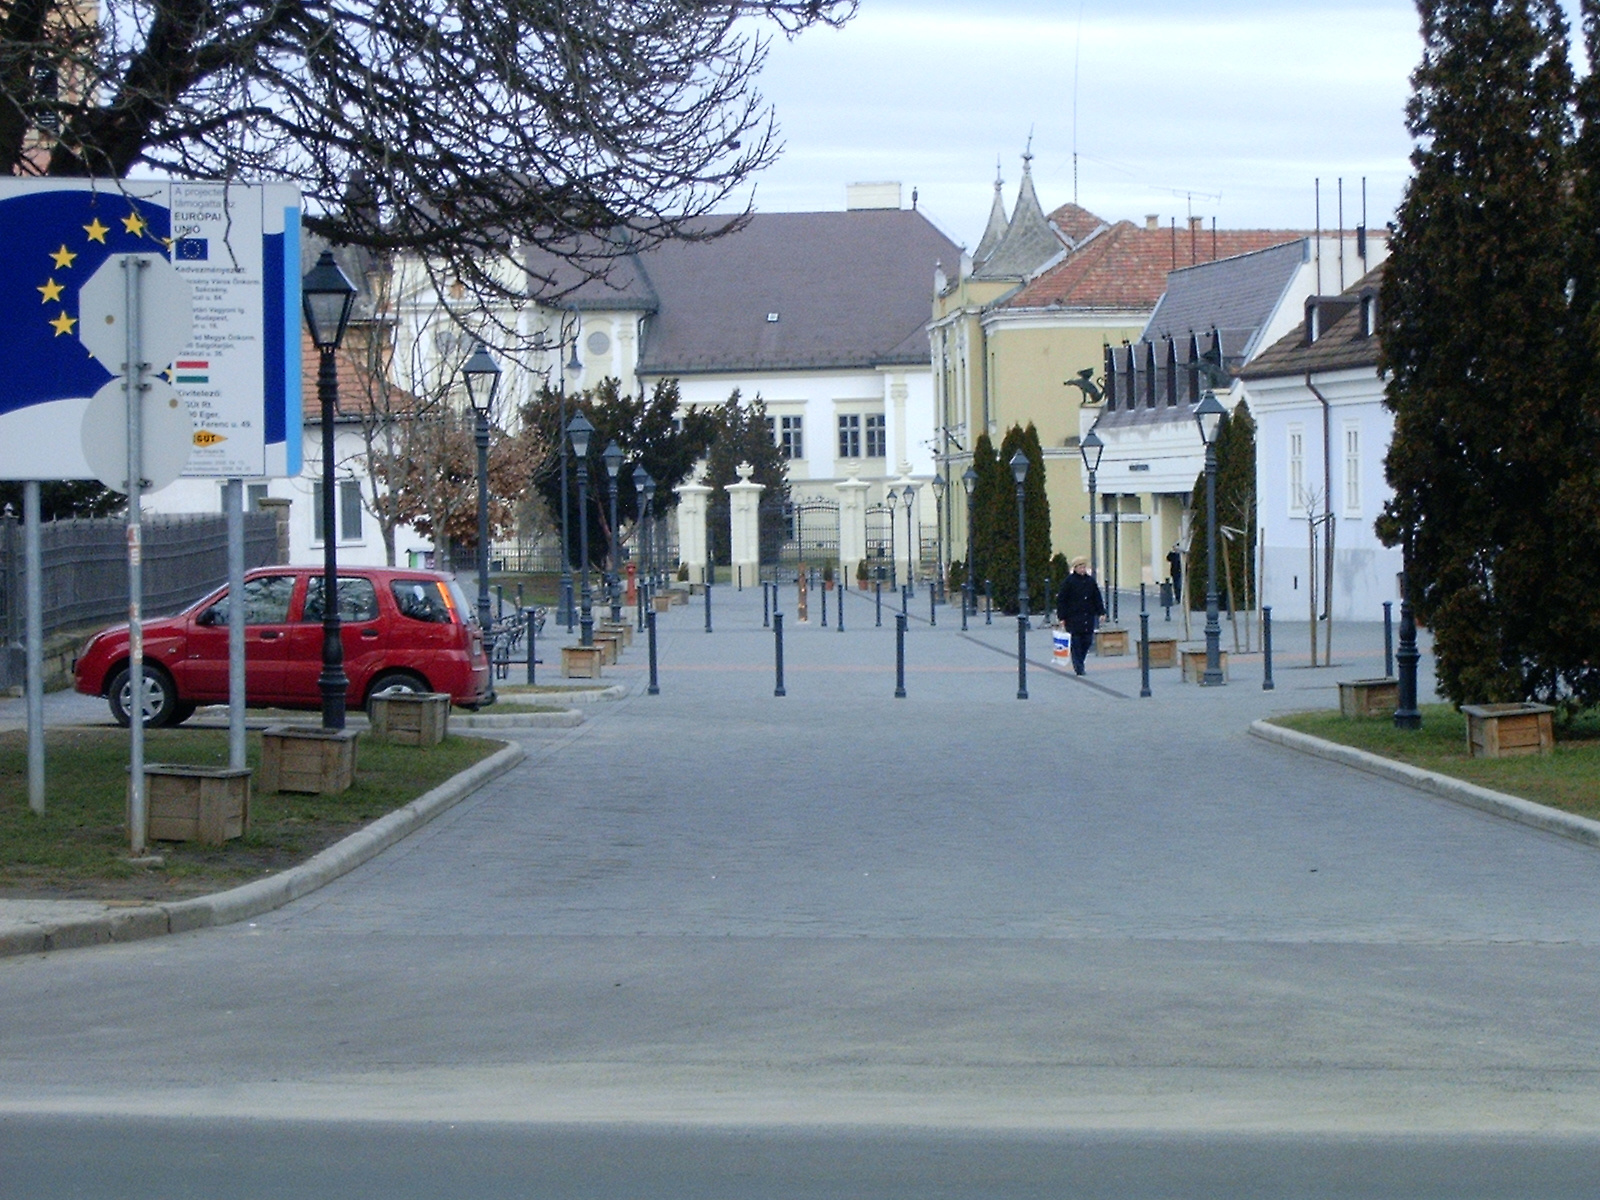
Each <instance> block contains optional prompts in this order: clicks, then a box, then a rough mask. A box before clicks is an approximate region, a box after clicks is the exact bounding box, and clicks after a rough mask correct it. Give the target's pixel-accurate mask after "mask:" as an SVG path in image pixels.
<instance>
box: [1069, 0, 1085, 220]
mask: <svg viewBox="0 0 1600 1200" xmlns="http://www.w3.org/2000/svg"><path fill="white" fill-rule="evenodd" d="M1083 5H1084V0H1078V36H1077V38H1076V39H1075V40H1074V41H1073V43H1072V203H1073V204H1077V203H1078V60H1079V57H1080V55H1081V54H1082V51H1083Z"/></svg>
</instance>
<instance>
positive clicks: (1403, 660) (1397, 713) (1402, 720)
mask: <svg viewBox="0 0 1600 1200" xmlns="http://www.w3.org/2000/svg"><path fill="white" fill-rule="evenodd" d="M1421 657H1422V655H1421V653H1419V652H1418V650H1417V619H1416V616H1415V615H1414V614H1413V613H1412V611H1411V587H1410V582H1409V581H1408V580H1407V579H1406V577H1405V576H1404V575H1402V576H1401V577H1400V652H1399V653H1398V654H1397V655H1395V658H1396V659H1397V660H1398V665H1399V667H1400V674H1399V676H1398V678H1399V681H1400V688H1399V691H1400V704H1399V706H1398V707H1397V708H1396V709H1395V710H1394V727H1395V728H1396V729H1421V728H1422V711H1421V710H1420V709H1419V708H1417V660H1418V659H1420V658H1421Z"/></svg>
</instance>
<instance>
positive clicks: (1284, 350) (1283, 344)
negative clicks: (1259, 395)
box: [1239, 264, 1383, 379]
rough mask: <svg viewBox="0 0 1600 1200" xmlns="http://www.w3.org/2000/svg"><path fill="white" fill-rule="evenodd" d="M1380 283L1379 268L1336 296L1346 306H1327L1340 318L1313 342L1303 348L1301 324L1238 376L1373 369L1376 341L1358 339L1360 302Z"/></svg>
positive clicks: (1375, 268) (1372, 338)
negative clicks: (1337, 312) (1362, 297)
mask: <svg viewBox="0 0 1600 1200" xmlns="http://www.w3.org/2000/svg"><path fill="white" fill-rule="evenodd" d="M1382 282H1383V266H1382V264H1379V265H1378V266H1376V267H1374V268H1373V269H1372V270H1370V271H1368V272H1367V273H1366V274H1365V275H1363V276H1362V277H1361V278H1360V279H1358V280H1356V282H1355V283H1354V284H1352V285H1351V286H1350V287H1348V288H1346V289H1345V290H1344V291H1343V292H1341V293H1340V295H1339V298H1340V300H1343V301H1346V302H1347V303H1344V304H1338V305H1329V306H1328V308H1329V309H1333V310H1334V311H1340V310H1342V315H1340V316H1339V318H1338V319H1337V320H1335V321H1334V322H1333V323H1332V324H1331V325H1329V326H1328V327H1327V328H1326V329H1324V330H1323V331H1322V334H1321V336H1320V337H1318V338H1317V340H1316V341H1315V342H1313V343H1311V344H1310V345H1307V344H1306V326H1305V322H1304V321H1302V322H1300V324H1298V325H1296V326H1295V327H1294V328H1293V329H1292V330H1290V331H1289V332H1288V333H1286V334H1284V335H1283V337H1281V338H1279V339H1278V340H1277V341H1276V342H1274V343H1273V344H1272V345H1270V346H1268V347H1267V348H1266V349H1265V350H1264V351H1262V352H1261V354H1260V355H1259V356H1258V357H1257V358H1256V360H1255V361H1254V362H1252V363H1251V364H1250V365H1249V366H1248V367H1246V368H1245V369H1244V370H1243V371H1241V372H1240V373H1239V374H1240V375H1241V376H1242V377H1243V378H1245V379H1270V378H1272V377H1274V376H1279V375H1304V374H1305V373H1306V372H1308V371H1347V370H1352V369H1357V368H1360V367H1372V368H1376V367H1377V365H1378V338H1377V336H1376V335H1375V334H1373V335H1367V336H1363V335H1362V332H1361V302H1360V301H1361V294H1362V293H1363V292H1368V291H1370V292H1373V293H1376V292H1377V291H1378V290H1379V288H1380V286H1381V284H1382ZM1325 311H1326V310H1325ZM1324 319H1326V318H1324Z"/></svg>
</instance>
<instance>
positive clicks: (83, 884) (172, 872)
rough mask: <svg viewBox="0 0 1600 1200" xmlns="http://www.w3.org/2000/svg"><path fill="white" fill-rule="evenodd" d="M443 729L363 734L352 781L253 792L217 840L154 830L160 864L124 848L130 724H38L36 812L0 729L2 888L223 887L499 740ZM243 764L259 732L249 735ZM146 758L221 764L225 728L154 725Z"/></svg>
mask: <svg viewBox="0 0 1600 1200" xmlns="http://www.w3.org/2000/svg"><path fill="white" fill-rule="evenodd" d="M500 745H501V743H499V742H491V741H485V740H484V739H482V738H465V737H451V738H447V739H446V740H445V742H444V743H443V744H442V745H438V746H428V747H421V746H392V745H388V744H385V743H382V742H377V741H373V740H370V739H368V738H365V737H363V738H362V739H361V740H360V742H359V743H358V744H357V748H356V781H355V785H354V786H353V787H351V788H350V790H349V791H347V792H345V793H344V794H343V795H338V796H301V795H294V794H291V793H288V792H283V793H278V794H275V795H259V794H258V795H255V796H254V797H252V800H251V822H250V832H249V833H247V834H246V835H245V836H244V837H242V838H236V839H234V840H233V841H230V842H228V843H226V844H225V845H222V846H202V845H200V844H199V843H197V842H156V843H154V844H153V845H152V852H153V853H155V854H159V855H161V856H162V857H163V858H164V860H165V862H164V865H162V866H161V867H158V868H151V867H143V866H134V865H133V864H131V863H129V862H128V861H127V859H128V834H127V826H126V819H127V817H126V809H127V780H128V734H127V731H126V730H118V729H54V730H48V731H47V732H46V734H45V784H46V796H45V813H44V815H43V816H42V817H41V816H35V815H34V813H33V812H32V811H31V810H30V809H29V808H28V803H27V795H28V767H27V738H26V734H25V733H23V732H21V731H16V732H12V733H5V734H0V797H4V798H5V799H4V800H3V801H0V896H6V897H12V898H19V897H26V898H40V899H43V898H50V899H104V900H149V901H160V900H176V899H182V898H184V897H187V896H198V895H204V894H206V893H208V892H215V891H220V890H223V889H226V888H230V887H235V886H237V885H238V884H241V883H246V882H248V881H249V880H251V879H258V878H260V877H261V876H263V875H270V874H272V873H274V872H276V871H281V870H284V869H285V868H287V867H292V866H294V865H295V864H297V863H300V862H304V861H305V860H306V859H308V858H310V857H311V856H312V855H313V854H315V853H317V851H319V850H321V849H323V848H324V847H325V846H328V845H331V844H332V843H333V842H336V841H338V840H339V839H340V838H342V837H344V836H345V835H347V834H349V833H352V832H354V831H355V830H357V829H359V828H361V827H362V826H363V825H366V824H368V823H370V822H371V821H374V820H376V819H377V818H378V817H381V816H383V815H384V814H385V813H388V812H391V811H393V810H394V809H396V808H399V807H400V806H402V805H404V804H408V803H410V802H411V801H412V800H415V799H416V798H417V797H418V796H420V795H422V794H423V793H424V792H426V791H428V790H429V789H431V788H433V787H436V786H437V785H438V784H440V783H443V782H444V781H445V780H447V779H449V778H450V777H451V776H453V775H456V774H459V773H460V772H461V771H463V770H465V769H466V768H467V767H470V766H471V765H472V764H473V763H475V762H478V761H479V760H480V759H483V758H486V757H487V756H488V755H490V754H492V753H494V752H495V751H496V750H498V749H499V748H500ZM247 751H248V760H249V765H250V768H251V769H252V770H257V769H259V767H260V763H261V735H260V734H259V733H252V734H249V735H248V737H247ZM145 761H146V762H173V763H188V764H195V765H205V766H226V765H227V762H228V735H227V732H226V731H225V730H210V729H151V730H147V731H146V734H145Z"/></svg>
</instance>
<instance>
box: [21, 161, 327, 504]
mask: <svg viewBox="0 0 1600 1200" xmlns="http://www.w3.org/2000/svg"><path fill="white" fill-rule="evenodd" d="M299 241H300V195H299V192H298V190H297V189H295V188H294V187H291V186H287V185H281V184H268V185H265V186H243V185H239V184H224V183H189V182H176V181H173V182H138V181H131V180H115V181H109V182H107V181H94V180H84V179H26V180H24V179H6V180H0V252H3V253H4V254H5V256H6V261H7V264H8V265H9V267H10V270H9V271H7V272H6V274H5V276H4V277H3V279H0V348H3V351H4V357H5V361H6V362H7V364H8V366H9V367H10V369H11V379H10V381H9V386H8V387H6V388H5V389H3V390H0V479H39V480H54V479H93V478H96V477H97V474H98V473H97V471H96V470H95V468H94V466H92V465H91V460H96V461H99V460H102V459H103V458H104V455H100V454H97V453H96V452H95V448H94V447H93V446H92V445H91V446H90V448H89V449H88V450H86V448H85V443H86V442H89V443H93V441H94V440H95V438H96V437H97V436H98V433H99V430H100V428H101V423H100V422H97V421H90V422H89V423H88V424H87V425H86V423H85V417H86V415H88V413H89V409H90V404H91V402H92V401H93V399H94V397H95V396H96V394H97V393H99V392H100V391H101V390H102V389H104V388H106V386H107V385H108V384H111V383H112V382H113V381H114V380H117V379H118V378H119V377H121V376H122V375H123V373H124V372H123V364H122V362H121V358H122V357H125V355H122V354H120V353H119V352H118V351H117V349H116V348H117V346H119V345H121V344H122V343H121V341H120V340H119V335H118V334H116V333H112V331H111V330H110V329H108V328H107V326H111V325H114V323H115V321H116V319H117V316H118V314H119V313H120V312H121V311H122V310H121V308H120V307H119V305H118V304H117V286H116V285H117V283H118V282H119V281H118V280H117V279H116V278H115V277H116V276H121V275H122V274H123V273H122V271H121V270H120V269H119V268H118V261H119V260H120V259H122V258H125V257H127V256H129V255H156V256H159V257H160V258H161V259H162V260H163V262H162V264H161V266H162V268H163V269H162V270H161V271H159V272H157V273H156V274H158V275H159V276H160V277H161V278H160V280H155V279H151V280H150V281H149V284H148V285H146V286H148V287H149V292H148V294H144V293H141V302H142V307H143V309H144V320H143V321H142V322H141V323H142V325H143V326H144V327H145V328H146V329H148V330H151V331H152V333H154V334H155V336H151V337H149V338H148V339H147V340H148V342H149V343H150V344H151V345H152V346H158V347H159V349H157V350H156V351H155V356H152V355H151V354H149V353H146V354H145V355H144V356H143V357H146V358H147V359H149V360H150V373H151V375H153V376H154V377H155V378H156V379H157V380H158V381H159V382H160V383H163V384H165V385H166V386H167V387H169V388H170V389H171V390H172V392H174V393H175V394H176V395H177V396H178V398H179V399H180V400H181V402H182V404H183V406H184V408H185V409H186V411H187V414H188V417H189V428H190V429H191V432H190V433H189V435H188V436H189V438H190V445H189V447H188V453H187V457H186V458H185V460H184V465H183V469H182V474H183V475H184V476H186V477H191V478H260V477H263V476H285V475H297V474H299V472H300V466H301V463H300V445H301V429H300V412H301V408H300V333H299V329H300V276H299V264H300V245H299ZM168 264H170V267H169V265H168ZM142 274H143V275H145V276H149V275H151V273H150V272H143V273H142ZM185 326H186V327H187V328H186V329H185ZM163 329H164V330H165V332H166V333H167V335H168V336H166V337H163V336H161V334H160V333H159V332H157V331H161V330H163ZM177 330H184V332H182V333H178V332H175V331H177ZM108 333H110V334H111V336H107V335H108ZM174 343H181V344H177V345H176V346H175V345H174ZM108 353H110V354H111V355H112V356H113V358H111V359H108V358H107V357H106V356H107V354H108ZM152 432H154V431H152Z"/></svg>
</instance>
